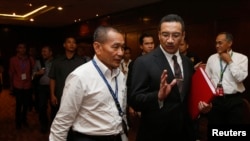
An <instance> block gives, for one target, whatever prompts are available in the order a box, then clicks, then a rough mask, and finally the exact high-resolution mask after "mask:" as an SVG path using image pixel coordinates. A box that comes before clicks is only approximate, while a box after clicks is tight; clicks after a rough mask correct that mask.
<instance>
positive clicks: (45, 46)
mask: <svg viewBox="0 0 250 141" xmlns="http://www.w3.org/2000/svg"><path fill="white" fill-rule="evenodd" d="M43 48H47V49H48V50H49V51H51V52H53V50H52V48H51V47H50V46H48V45H44V46H43V47H42V49H43Z"/></svg>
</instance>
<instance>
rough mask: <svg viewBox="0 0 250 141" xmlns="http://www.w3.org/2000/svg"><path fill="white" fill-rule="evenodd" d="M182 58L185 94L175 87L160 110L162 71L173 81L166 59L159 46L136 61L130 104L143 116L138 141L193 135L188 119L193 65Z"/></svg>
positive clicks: (184, 138)
mask: <svg viewBox="0 0 250 141" xmlns="http://www.w3.org/2000/svg"><path fill="white" fill-rule="evenodd" d="M181 58H182V66H183V69H184V82H183V83H184V84H183V92H182V93H181V94H180V93H179V91H178V87H177V85H176V86H174V87H173V88H172V91H171V93H170V95H169V96H168V97H167V98H166V99H165V100H164V106H163V107H162V108H160V107H159V102H158V91H159V88H160V78H161V74H162V72H163V70H164V69H167V71H168V78H167V82H168V83H170V82H171V81H172V80H173V79H174V75H173V72H172V71H171V67H170V65H169V63H168V61H167V59H166V57H165V56H164V54H163V52H162V50H161V49H160V47H157V48H156V49H155V50H154V51H152V52H150V53H148V54H146V55H143V56H140V57H138V58H137V59H136V60H135V62H134V64H133V68H132V74H131V93H129V94H128V95H129V96H128V100H129V103H130V105H131V106H132V107H133V108H134V109H135V110H137V111H141V114H142V116H141V124H140V128H139V131H138V136H137V141H152V140H155V141H163V140H164V141H165V140H167V139H171V138H172V139H174V140H182V141H185V140H189V139H190V138H189V136H191V134H192V133H193V132H192V130H191V129H189V128H190V127H192V124H191V120H190V118H189V116H188V107H187V98H188V95H189V91H190V84H191V77H192V74H193V65H192V62H191V61H190V59H189V58H187V57H185V56H183V55H181ZM181 95H182V96H181ZM191 137H193V136H191ZM190 140H191V139H190Z"/></svg>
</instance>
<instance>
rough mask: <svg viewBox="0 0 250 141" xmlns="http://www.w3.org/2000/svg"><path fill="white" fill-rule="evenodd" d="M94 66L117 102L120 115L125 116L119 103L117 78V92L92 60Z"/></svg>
mask: <svg viewBox="0 0 250 141" xmlns="http://www.w3.org/2000/svg"><path fill="white" fill-rule="evenodd" d="M92 63H93V65H94V66H95V68H96V70H97V71H98V73H99V74H100V76H101V77H102V79H103V81H104V82H105V84H106V85H107V87H108V89H109V91H110V94H111V95H112V97H113V99H114V101H115V105H116V107H117V109H118V111H119V115H120V116H123V114H124V113H123V111H122V109H121V106H120V103H119V101H118V84H117V77H115V92H114V91H113V89H112V88H111V86H110V84H109V83H108V81H107V79H106V78H105V76H104V74H103V73H102V71H101V69H100V68H99V67H98V65H97V64H96V61H95V60H94V59H93V60H92Z"/></svg>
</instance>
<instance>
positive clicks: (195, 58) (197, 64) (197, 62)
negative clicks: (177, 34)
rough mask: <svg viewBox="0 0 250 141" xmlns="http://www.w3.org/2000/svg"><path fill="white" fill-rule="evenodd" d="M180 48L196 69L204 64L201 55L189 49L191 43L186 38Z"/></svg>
mask: <svg viewBox="0 0 250 141" xmlns="http://www.w3.org/2000/svg"><path fill="white" fill-rule="evenodd" d="M179 50H180V53H181V54H183V55H186V56H187V57H188V58H189V59H190V60H191V61H192V62H193V64H194V69H195V70H196V69H197V68H198V67H200V66H202V60H201V59H200V57H199V56H198V55H196V54H195V53H194V52H191V51H190V50H189V44H188V41H187V39H186V38H185V39H184V40H183V41H182V42H181V44H180V48H179Z"/></svg>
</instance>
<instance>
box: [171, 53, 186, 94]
mask: <svg viewBox="0 0 250 141" xmlns="http://www.w3.org/2000/svg"><path fill="white" fill-rule="evenodd" d="M172 59H173V61H174V73H175V79H176V80H177V85H178V88H179V92H181V90H182V83H183V78H182V74H181V67H180V65H179V64H178V62H177V57H176V55H173V57H172Z"/></svg>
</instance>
